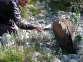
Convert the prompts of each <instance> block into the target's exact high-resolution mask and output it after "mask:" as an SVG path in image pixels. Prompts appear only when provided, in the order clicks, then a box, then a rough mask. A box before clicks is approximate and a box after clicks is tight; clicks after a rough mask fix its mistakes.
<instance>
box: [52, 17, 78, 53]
mask: <svg viewBox="0 0 83 62" xmlns="http://www.w3.org/2000/svg"><path fill="white" fill-rule="evenodd" d="M53 32H54V35H55V39H56V41H57V43H58V45H59V46H60V47H61V48H62V49H63V50H66V51H67V52H68V53H74V54H75V53H76V50H77V45H76V42H75V32H73V24H72V23H71V21H68V20H66V19H62V18H59V19H56V20H55V21H54V22H53Z"/></svg>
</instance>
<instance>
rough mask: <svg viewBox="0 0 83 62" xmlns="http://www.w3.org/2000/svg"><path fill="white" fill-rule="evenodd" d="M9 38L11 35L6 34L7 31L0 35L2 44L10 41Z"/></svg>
mask: <svg viewBox="0 0 83 62" xmlns="http://www.w3.org/2000/svg"><path fill="white" fill-rule="evenodd" d="M10 40H11V35H10V34H8V33H4V34H3V35H2V37H1V43H2V45H4V44H8V42H10Z"/></svg>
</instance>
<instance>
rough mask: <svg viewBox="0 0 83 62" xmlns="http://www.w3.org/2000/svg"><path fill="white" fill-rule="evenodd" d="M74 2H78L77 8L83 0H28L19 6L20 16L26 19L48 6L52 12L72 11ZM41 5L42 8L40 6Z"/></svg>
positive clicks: (80, 6)
mask: <svg viewBox="0 0 83 62" xmlns="http://www.w3.org/2000/svg"><path fill="white" fill-rule="evenodd" d="M74 2H76V3H77V4H78V7H79V9H80V8H81V9H82V8H83V7H82V6H83V5H82V3H83V0H45V1H44V0H30V1H29V3H27V5H26V6H25V7H20V8H21V16H22V17H23V18H25V19H27V18H28V17H30V16H33V15H37V14H38V13H40V10H41V9H48V8H51V11H52V12H53V13H56V12H57V11H58V10H63V11H71V10H72V11H73V6H74ZM43 5H44V8H42V6H43ZM81 11H82V10H81Z"/></svg>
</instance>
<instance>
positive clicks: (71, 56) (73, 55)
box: [68, 54, 77, 59]
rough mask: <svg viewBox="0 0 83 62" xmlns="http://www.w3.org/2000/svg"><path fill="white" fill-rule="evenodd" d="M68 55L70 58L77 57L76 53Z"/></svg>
mask: <svg viewBox="0 0 83 62" xmlns="http://www.w3.org/2000/svg"><path fill="white" fill-rule="evenodd" d="M68 57H69V59H77V55H76V54H69V55H68Z"/></svg>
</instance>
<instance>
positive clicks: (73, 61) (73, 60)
mask: <svg viewBox="0 0 83 62" xmlns="http://www.w3.org/2000/svg"><path fill="white" fill-rule="evenodd" d="M69 62H78V61H76V60H75V59H70V60H69Z"/></svg>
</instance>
